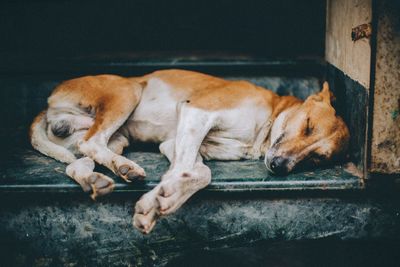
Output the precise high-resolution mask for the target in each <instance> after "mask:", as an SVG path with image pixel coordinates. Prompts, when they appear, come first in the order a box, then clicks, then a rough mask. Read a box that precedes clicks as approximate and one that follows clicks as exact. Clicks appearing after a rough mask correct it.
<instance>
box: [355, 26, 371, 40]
mask: <svg viewBox="0 0 400 267" xmlns="http://www.w3.org/2000/svg"><path fill="white" fill-rule="evenodd" d="M371 34H372V25H371V23H364V24H361V25H358V26H357V27H354V28H353V29H351V40H353V41H354V42H355V41H357V40H360V39H362V38H369V37H370V36H371Z"/></svg>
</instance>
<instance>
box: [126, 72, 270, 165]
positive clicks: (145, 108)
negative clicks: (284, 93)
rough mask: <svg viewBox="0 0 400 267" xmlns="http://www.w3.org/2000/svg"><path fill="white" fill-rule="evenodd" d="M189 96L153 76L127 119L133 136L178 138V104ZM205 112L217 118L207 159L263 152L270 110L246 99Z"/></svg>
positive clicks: (205, 146)
mask: <svg viewBox="0 0 400 267" xmlns="http://www.w3.org/2000/svg"><path fill="white" fill-rule="evenodd" d="M186 97H187V96H185V95H179V93H177V92H176V91H174V90H173V89H172V88H171V86H170V85H168V84H167V83H165V82H164V81H162V80H160V79H157V78H153V79H150V80H149V81H148V84H147V87H146V88H145V89H144V91H143V95H142V99H141V101H140V103H139V105H138V106H137V108H136V110H135V111H134V113H133V114H132V116H131V117H130V118H129V120H128V122H127V126H128V129H129V133H130V135H131V136H132V137H133V138H134V139H136V140H139V141H145V142H156V143H161V142H163V141H166V140H170V139H174V138H175V137H176V130H177V123H178V112H179V108H178V106H179V105H181V104H182V102H184V101H185V99H186ZM205 112H206V113H208V114H209V115H210V116H212V117H214V118H216V122H215V127H213V128H212V129H211V131H210V132H209V133H208V134H207V136H206V137H205V139H204V141H203V143H202V145H201V147H200V154H201V155H202V156H203V157H204V158H205V159H219V160H237V159H241V158H258V157H259V156H260V155H261V154H260V146H261V144H260V143H257V142H256V140H257V137H259V136H260V135H263V134H264V133H262V131H263V128H265V127H264V126H265V124H266V121H268V119H269V117H270V115H271V110H270V109H268V108H266V107H262V106H259V105H256V104H255V103H253V101H252V100H243V102H242V103H241V104H240V105H239V106H238V107H235V108H231V109H221V110H216V111H205ZM192 120H196V118H193V119H192ZM194 124H195V123H194ZM255 145H256V146H258V147H257V148H255V147H254V146H255Z"/></svg>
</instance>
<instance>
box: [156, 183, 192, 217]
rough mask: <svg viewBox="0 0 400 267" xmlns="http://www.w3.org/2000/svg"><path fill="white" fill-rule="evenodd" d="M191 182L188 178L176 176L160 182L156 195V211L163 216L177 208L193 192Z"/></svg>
mask: <svg viewBox="0 0 400 267" xmlns="http://www.w3.org/2000/svg"><path fill="white" fill-rule="evenodd" d="M191 182H192V181H190V178H186V179H185V178H183V179H182V178H178V179H173V180H169V181H165V182H162V183H161V187H160V190H159V191H158V194H157V196H156V199H157V202H158V205H157V206H158V213H159V214H160V215H162V216H165V215H169V214H171V213H174V212H175V211H176V210H178V209H179V208H180V207H181V206H182V205H183V204H184V203H185V202H186V200H188V198H189V197H190V196H192V194H193V193H194V192H193V190H192V189H191V188H190V183H191Z"/></svg>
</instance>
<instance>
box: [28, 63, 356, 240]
mask: <svg viewBox="0 0 400 267" xmlns="http://www.w3.org/2000/svg"><path fill="white" fill-rule="evenodd" d="M331 97H332V94H331V92H330V91H329V88H328V84H327V83H326V82H325V83H324V85H323V89H322V91H321V92H320V93H318V94H315V95H311V96H309V97H308V98H307V99H306V100H305V101H304V102H303V101H301V100H300V99H298V98H295V97H292V96H278V95H276V94H275V93H273V92H271V91H269V90H266V89H264V88H261V87H258V86H256V85H253V84H251V83H249V82H246V81H227V80H223V79H219V78H216V77H212V76H209V75H205V74H201V73H197V72H191V71H184V70H162V71H157V72H154V73H151V74H148V75H145V76H142V77H133V78H123V77H119V76H115V75H98V76H86V77H81V78H77V79H72V80H68V81H66V82H63V83H61V84H60V85H58V86H57V88H56V89H55V90H54V92H53V93H52V95H51V96H50V97H49V99H48V108H47V109H46V110H45V111H43V112H42V113H40V114H39V115H38V116H37V117H36V118H35V120H34V121H33V123H32V125H31V129H30V138H31V143H32V145H33V147H34V148H35V149H37V150H39V151H40V152H41V153H43V154H45V155H47V156H50V157H52V158H54V159H56V160H59V161H62V162H65V163H67V164H69V165H68V166H67V168H66V173H67V175H68V176H69V177H71V178H72V179H74V180H75V181H76V182H77V183H79V184H80V185H81V186H82V188H83V190H84V191H85V192H92V194H91V197H92V198H93V199H94V198H96V197H97V196H101V195H105V194H107V193H110V192H111V191H112V190H113V188H114V181H113V180H112V179H111V178H110V177H107V176H105V175H104V174H102V173H98V172H94V167H95V162H97V163H99V164H102V165H104V166H106V167H107V168H109V169H110V170H112V171H113V172H114V173H115V174H116V175H118V176H120V177H121V178H122V179H124V180H125V181H127V182H130V181H133V180H136V179H143V178H144V177H145V176H146V173H145V171H144V170H143V168H141V167H140V166H139V165H138V164H136V163H135V162H134V161H132V160H130V159H127V158H126V157H124V156H122V155H121V154H122V151H123V149H124V148H125V147H126V146H128V145H129V142H130V140H137V141H142V142H155V143H159V144H160V146H159V148H160V152H161V153H162V154H164V155H165V156H166V157H167V159H168V160H169V161H170V163H171V165H170V168H169V170H168V171H167V172H166V173H165V174H164V175H163V176H162V178H161V182H160V183H159V184H158V185H157V186H156V187H155V188H154V189H153V190H151V191H150V192H148V193H146V194H144V195H143V196H142V197H141V199H140V200H139V201H138V202H137V203H136V206H135V214H134V217H133V224H134V226H135V227H136V228H137V229H139V230H140V231H141V232H143V233H146V234H147V233H149V232H150V231H151V230H152V229H153V227H154V225H155V222H156V220H157V218H158V217H159V216H165V215H168V214H171V213H173V212H174V211H176V210H177V209H178V208H179V207H180V206H182V204H183V203H184V202H185V201H186V200H187V199H188V198H189V197H190V196H192V195H193V194H194V193H195V192H197V191H198V190H200V189H202V188H204V187H205V186H207V185H208V184H209V183H210V181H211V171H210V169H209V168H208V167H207V166H206V165H205V164H204V163H203V159H206V160H209V159H215V160H239V159H258V158H260V157H264V160H265V165H266V168H267V169H268V170H269V171H270V172H272V173H277V174H286V173H288V172H290V171H292V170H293V169H294V168H295V167H296V166H298V165H299V164H300V163H312V164H314V165H318V164H322V163H325V162H329V161H332V160H334V159H335V158H338V157H340V156H341V155H343V154H344V153H345V150H346V148H347V144H348V139H349V132H348V129H347V127H346V125H345V123H344V122H343V120H342V119H341V118H340V117H338V116H337V115H336V113H335V110H334V108H333V107H332V106H331Z"/></svg>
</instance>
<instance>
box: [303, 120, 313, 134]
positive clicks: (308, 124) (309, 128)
mask: <svg viewBox="0 0 400 267" xmlns="http://www.w3.org/2000/svg"><path fill="white" fill-rule="evenodd" d="M312 132H313V127H312V125H310V118H307V124H306V128H305V129H304V135H305V136H309V135H311V134H312Z"/></svg>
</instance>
